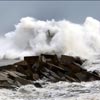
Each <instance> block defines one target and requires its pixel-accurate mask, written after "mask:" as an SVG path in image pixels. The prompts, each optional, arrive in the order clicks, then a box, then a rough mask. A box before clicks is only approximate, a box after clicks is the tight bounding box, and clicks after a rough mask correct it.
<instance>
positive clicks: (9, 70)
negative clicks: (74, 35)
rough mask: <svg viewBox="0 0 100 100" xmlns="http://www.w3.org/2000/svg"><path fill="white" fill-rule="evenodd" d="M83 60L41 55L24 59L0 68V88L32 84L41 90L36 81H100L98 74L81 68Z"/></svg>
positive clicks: (63, 56)
mask: <svg viewBox="0 0 100 100" xmlns="http://www.w3.org/2000/svg"><path fill="white" fill-rule="evenodd" d="M83 62H84V60H81V59H80V58H78V57H77V58H74V57H71V56H65V55H62V56H61V57H60V58H58V57H57V55H47V54H41V55H40V56H30V57H24V60H23V61H20V62H17V63H14V64H12V65H6V66H2V67H0V87H1V88H2V87H3V88H15V87H16V86H17V87H19V86H21V85H26V84H34V85H35V86H36V87H39V88H41V87H42V86H41V84H39V83H34V82H33V81H36V80H38V79H43V78H45V79H47V81H51V82H58V81H68V82H81V81H92V80H100V76H99V74H95V73H94V72H88V71H87V70H86V69H83V68H81V65H82V64H83Z"/></svg>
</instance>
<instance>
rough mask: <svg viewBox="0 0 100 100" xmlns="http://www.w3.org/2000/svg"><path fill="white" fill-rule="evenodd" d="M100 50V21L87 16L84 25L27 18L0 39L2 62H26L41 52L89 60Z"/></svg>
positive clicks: (65, 21) (0, 57)
mask: <svg viewBox="0 0 100 100" xmlns="http://www.w3.org/2000/svg"><path fill="white" fill-rule="evenodd" d="M99 50H100V22H99V21H98V20H96V19H93V18H92V17H87V18H86V20H85V22H84V23H83V24H76V23H72V22H70V21H68V20H62V21H55V20H51V21H48V20H47V21H41V20H37V19H34V18H31V17H25V18H22V19H21V20H20V22H19V23H18V24H17V25H15V30H14V31H12V32H8V33H6V34H5V35H4V36H2V37H1V38H0V59H3V58H9V59H14V58H21V59H22V58H23V57H24V56H32V55H39V54H41V53H48V54H57V55H58V56H60V55H62V54H64V55H72V56H80V57H82V58H85V59H89V58H90V57H93V56H94V55H96V54H98V53H99Z"/></svg>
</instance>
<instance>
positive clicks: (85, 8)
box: [0, 1, 100, 34]
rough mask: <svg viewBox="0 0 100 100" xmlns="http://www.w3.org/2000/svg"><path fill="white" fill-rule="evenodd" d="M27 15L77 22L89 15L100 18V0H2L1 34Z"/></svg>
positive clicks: (0, 15) (11, 28)
mask: <svg viewBox="0 0 100 100" xmlns="http://www.w3.org/2000/svg"><path fill="white" fill-rule="evenodd" d="M27 16H30V17H34V18H37V19H40V20H47V19H49V20H50V19H55V20H62V19H67V20H70V21H72V22H76V23H82V22H84V20H85V18H86V17H87V16H91V17H94V18H96V19H98V20H100V1H0V34H2V33H6V32H9V31H12V30H14V25H15V24H17V23H18V22H19V20H20V18H22V17H27Z"/></svg>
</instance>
